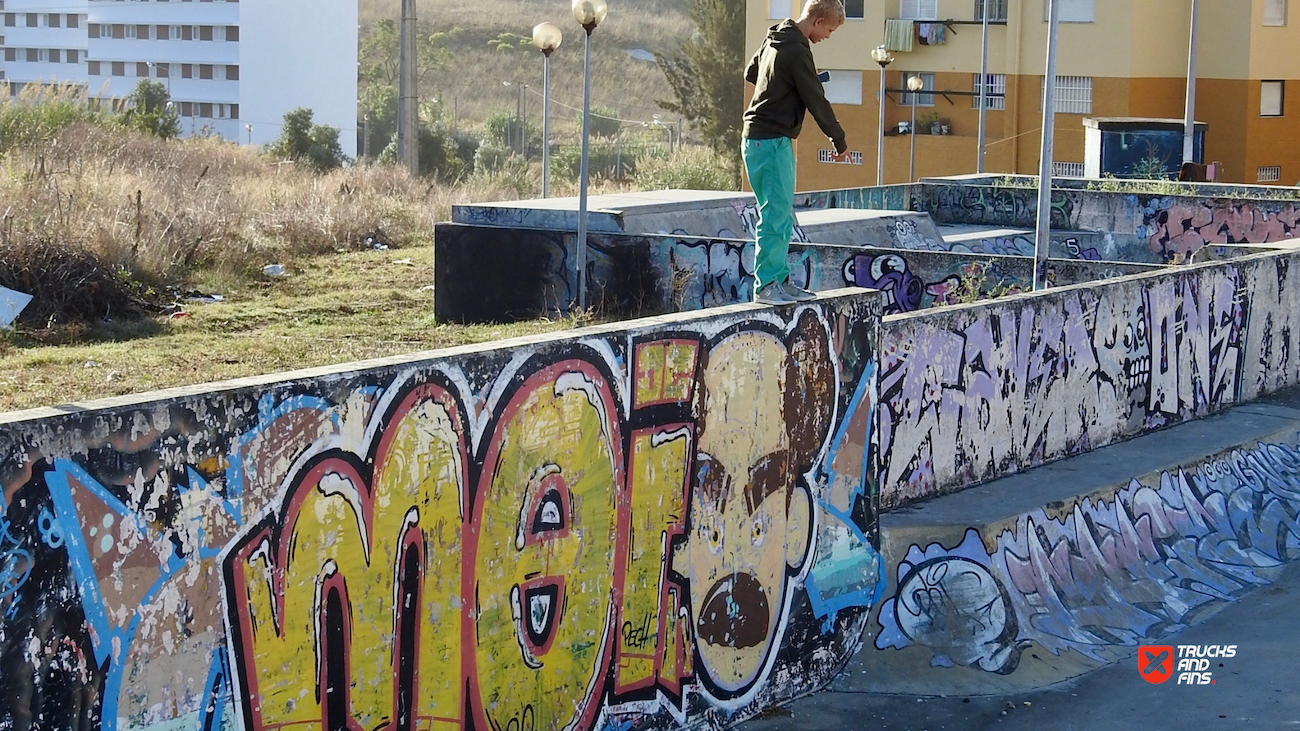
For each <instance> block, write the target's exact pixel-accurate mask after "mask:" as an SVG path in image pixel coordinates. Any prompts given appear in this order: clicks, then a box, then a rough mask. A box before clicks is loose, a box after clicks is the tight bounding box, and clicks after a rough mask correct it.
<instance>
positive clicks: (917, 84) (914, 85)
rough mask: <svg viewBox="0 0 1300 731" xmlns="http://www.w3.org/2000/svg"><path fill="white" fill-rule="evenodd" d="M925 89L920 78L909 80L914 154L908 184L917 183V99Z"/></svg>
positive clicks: (908, 173) (911, 158)
mask: <svg viewBox="0 0 1300 731" xmlns="http://www.w3.org/2000/svg"><path fill="white" fill-rule="evenodd" d="M924 88H925V80H924V79H922V78H921V77H920V76H912V77H909V78H908V80H907V90H908V91H910V92H912V126H911V127H909V128H908V131H909V132H911V133H912V154H911V156H910V161H909V162H908V163H907V182H908V183H915V182H916V97H917V96H919V94H918V93H917V92H919V91H921V90H922V89H924Z"/></svg>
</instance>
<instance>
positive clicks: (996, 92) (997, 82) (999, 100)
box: [970, 74, 1007, 109]
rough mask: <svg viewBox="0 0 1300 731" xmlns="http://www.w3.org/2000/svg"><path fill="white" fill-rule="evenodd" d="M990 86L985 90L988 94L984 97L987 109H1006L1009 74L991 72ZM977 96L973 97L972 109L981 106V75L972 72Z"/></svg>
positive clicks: (972, 80) (973, 89)
mask: <svg viewBox="0 0 1300 731" xmlns="http://www.w3.org/2000/svg"><path fill="white" fill-rule="evenodd" d="M988 81H989V88H988V91H987V92H985V93H986V94H988V96H986V97H984V102H985V104H984V108H985V109H1006V108H1007V97H1006V94H1007V75H1006V74H989V77H988ZM971 82H972V84H973V87H974V88H972V89H971V90H972V91H974V92H975V96H973V97H971V101H970V105H971V108H972V109H979V108H980V75H979V74H971Z"/></svg>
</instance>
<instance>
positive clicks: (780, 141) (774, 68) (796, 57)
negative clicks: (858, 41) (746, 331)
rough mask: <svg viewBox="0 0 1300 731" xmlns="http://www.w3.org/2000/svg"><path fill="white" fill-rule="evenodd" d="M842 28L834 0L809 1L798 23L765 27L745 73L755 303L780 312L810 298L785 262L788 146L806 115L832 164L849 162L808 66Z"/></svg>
mask: <svg viewBox="0 0 1300 731" xmlns="http://www.w3.org/2000/svg"><path fill="white" fill-rule="evenodd" d="M843 22H844V6H843V5H842V4H841V3H840V0H808V4H807V5H805V6H804V9H803V13H802V14H801V15H800V16H799V20H797V21H795V20H783V21H781V23H779V24H778V25H775V26H772V28H771V29H770V30H769V31H768V33H767V38H766V39H764V41H763V45H761V46H759V48H758V51H757V52H756V53H755V54H754V57H753V58H752V59H750V61H749V67H748V68H747V69H746V70H745V80H746V81H748V82H749V83H751V84H753V85H754V98H753V101H751V102H750V103H749V109H746V110H745V126H744V129H743V131H742V137H743V139H742V140H741V156H742V157H743V158H744V160H745V172H746V174H748V175H749V185H750V187H752V188H753V189H754V196H755V197H756V198H757V199H758V226H757V233H758V237H757V238H758V244H757V247H758V248H757V252H756V254H755V257H754V258H755V264H756V266H755V272H754V300H755V301H757V302H763V303H766V304H772V305H780V304H789V303H791V302H803V301H805V300H810V299H812V298H813V297H815V296H816V295H814V294H813V293H812V292H809V291H808V290H806V289H804V288H802V287H796V286H794V285H793V284H791V283H790V282H789V281H787V280H789V278H790V265H789V264H788V263H787V261H786V255H787V253H788V252H789V250H790V237H791V236H792V235H793V234H794V144H793V142H794V139H795V138H796V137H798V136H799V130H800V129H801V128H802V127H803V118H804V112H805V111H809V112H812V115H813V119H815V120H816V121H817V126H818V127H821V130H822V132H824V133H826V135H827V136H828V137H830V139H831V142H833V143H834V145H835V157H834V160H835V162H843V161H844V159H845V158H846V157H848V143H847V142H846V141H845V139H844V129H843V128H842V127H840V123H839V121H838V120H837V119H836V118H835V112H834V110H832V109H831V105H830V102H828V101H826V92H825V91H824V90H823V89H822V83H821V80H820V79H818V78H817V67H816V66H814V65H813V56H812V46H811V45H809V44H810V43H819V42H821V41H824V40H826V39H827V38H830V36H831V33H834V32H835V29H836V28H839V27H840V25H841V24H842V23H843Z"/></svg>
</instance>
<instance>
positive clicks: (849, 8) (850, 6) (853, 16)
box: [844, 0, 866, 20]
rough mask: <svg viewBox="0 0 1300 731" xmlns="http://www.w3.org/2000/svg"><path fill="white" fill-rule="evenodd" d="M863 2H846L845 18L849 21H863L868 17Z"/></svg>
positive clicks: (857, 0)
mask: <svg viewBox="0 0 1300 731" xmlns="http://www.w3.org/2000/svg"><path fill="white" fill-rule="evenodd" d="M865 4H866V3H864V2H863V0H844V17H845V18H846V19H848V20H862V18H863V17H864V16H865V15H866V9H865V8H864V7H863V6H864V5H865Z"/></svg>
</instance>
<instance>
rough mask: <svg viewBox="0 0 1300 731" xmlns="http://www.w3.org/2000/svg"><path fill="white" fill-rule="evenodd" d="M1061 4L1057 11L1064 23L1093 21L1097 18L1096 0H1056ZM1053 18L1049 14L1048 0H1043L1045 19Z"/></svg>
mask: <svg viewBox="0 0 1300 731" xmlns="http://www.w3.org/2000/svg"><path fill="white" fill-rule="evenodd" d="M1056 2H1057V4H1059V5H1060V10H1058V11H1057V16H1058V19H1059V20H1060V21H1061V22H1062V23H1091V22H1093V21H1094V20H1095V19H1096V18H1095V16H1096V8H1095V2H1094V0H1056ZM1049 20H1051V18H1050V17H1048V14H1047V0H1043V21H1044V22H1046V21H1049Z"/></svg>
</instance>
